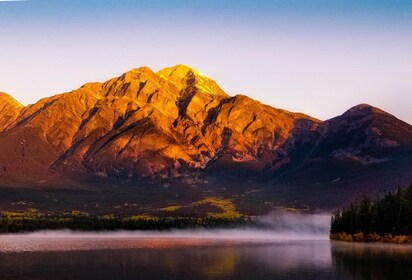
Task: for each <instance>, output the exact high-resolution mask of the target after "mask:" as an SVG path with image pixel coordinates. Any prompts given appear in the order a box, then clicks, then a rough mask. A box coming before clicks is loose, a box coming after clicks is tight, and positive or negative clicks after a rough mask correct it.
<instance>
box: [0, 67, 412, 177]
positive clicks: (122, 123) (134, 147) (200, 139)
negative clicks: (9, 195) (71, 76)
mask: <svg viewBox="0 0 412 280" xmlns="http://www.w3.org/2000/svg"><path fill="white" fill-rule="evenodd" d="M0 109H1V111H0V167H1V168H0V179H1V180H2V182H3V184H9V183H10V182H20V181H24V182H30V183H33V184H39V183H44V182H47V181H48V180H55V181H56V180H57V181H59V180H61V178H72V179H73V178H81V177H84V178H86V177H87V178H93V177H103V178H121V179H128V180H139V179H142V178H151V179H161V178H169V179H170V178H177V177H181V176H185V175H187V174H193V172H194V171H196V172H212V173H219V174H223V175H228V176H230V175H231V174H233V175H236V174H238V172H239V171H240V172H242V173H243V174H249V173H250V174H263V173H265V174H272V173H276V171H278V170H281V169H284V168H287V167H288V166H289V165H295V166H296V164H301V163H304V162H307V161H310V160H313V159H319V158H321V159H322V158H329V159H331V158H332V159H334V160H344V159H346V158H352V159H354V160H357V161H359V162H361V163H363V164H374V163H379V162H381V161H387V160H391V156H390V155H391V153H392V152H393V151H395V150H400V149H406V150H408V149H409V150H408V151H410V147H411V143H412V128H411V126H410V125H409V124H406V123H404V122H402V121H400V120H398V119H396V118H395V117H393V116H391V115H389V114H387V113H385V112H383V111H381V110H379V109H376V108H373V107H370V106H368V105H359V106H357V107H354V108H352V109H350V110H349V111H348V112H346V113H345V114H343V115H342V116H339V117H337V118H334V119H331V120H328V121H325V122H321V121H319V120H316V119H314V118H311V117H309V116H306V115H304V114H297V113H291V112H288V111H285V110H280V109H275V108H272V107H270V106H267V105H264V104H262V103H260V102H258V101H256V100H253V99H251V98H249V97H247V96H244V95H236V96H233V97H231V96H229V95H228V94H226V93H225V92H224V91H223V90H222V89H221V88H220V87H219V86H218V85H217V84H216V82H215V81H213V80H212V79H210V78H209V77H207V76H205V75H203V74H202V73H200V72H198V71H196V70H194V69H192V68H190V67H187V66H185V65H177V66H175V67H170V68H165V69H163V70H161V71H159V72H157V73H155V72H153V71H152V70H150V69H149V68H146V67H142V68H138V69H134V70H132V71H129V72H127V73H125V74H123V75H121V76H120V77H117V78H113V79H111V80H109V81H107V82H104V83H89V84H86V85H84V86H82V87H81V88H79V89H77V90H74V91H71V92H68V93H64V94H59V95H56V96H53V97H50V98H44V99H42V100H40V101H38V102H37V103H36V104H33V105H29V106H27V107H24V108H23V106H21V105H20V104H19V103H18V102H16V101H15V100H14V99H12V98H11V97H10V96H8V95H5V94H0ZM79 176H80V177H79ZM53 178H54V179H53ZM56 178H57V179H56Z"/></svg>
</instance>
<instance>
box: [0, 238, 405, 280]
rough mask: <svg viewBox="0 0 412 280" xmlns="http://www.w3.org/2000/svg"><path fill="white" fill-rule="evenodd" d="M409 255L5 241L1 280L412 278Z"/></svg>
mask: <svg viewBox="0 0 412 280" xmlns="http://www.w3.org/2000/svg"><path fill="white" fill-rule="evenodd" d="M411 253H412V247H407V246H391V245H376V244H373V245H372V244H371V245H368V244H366V245H364V244H348V243H339V242H338V243H335V242H332V243H331V242H329V241H327V240H317V241H316V240H315V241H309V240H305V241H297V240H292V241H287V240H252V239H248V240H230V239H224V240H215V239H197V238H187V237H185V238H165V237H162V238H159V237H157V238H142V237H139V238H132V237H122V238H119V237H110V236H103V237H102V236H100V237H99V236H80V237H79V236H75V237H74V236H70V235H68V236H64V237H62V236H60V237H53V238H51V237H50V236H6V237H5V236H1V237H0V279H13V280H21V279H42V280H43V279H44V280H48V279H172V280H173V279H179V280H186V279H263V280H265V279H272V280H273V279H286V280H287V279H293V280H296V279H302V280H305V279H338V280H339V279H365V280H366V279H412V268H411V267H410V266H409V264H410V263H411V261H412V254H411Z"/></svg>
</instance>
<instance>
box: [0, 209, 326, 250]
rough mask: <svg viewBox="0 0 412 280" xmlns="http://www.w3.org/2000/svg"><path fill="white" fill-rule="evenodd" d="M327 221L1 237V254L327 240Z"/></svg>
mask: <svg viewBox="0 0 412 280" xmlns="http://www.w3.org/2000/svg"><path fill="white" fill-rule="evenodd" d="M329 221H330V215H329V214H314V215H311V214H299V213H292V212H286V211H276V212H272V213H270V214H268V215H265V216H262V217H259V218H257V220H256V224H255V225H254V226H247V227H241V228H236V229H174V230H166V231H149V230H148V231H123V230H119V231H110V232H108V231H106V232H81V231H70V230H59V231H39V232H34V233H25V234H10V235H4V236H2V237H1V238H0V252H19V251H26V252H28V251H67V250H93V249H123V248H147V247H156V246H160V247H162V246H166V245H165V244H166V243H167V246H175V245H176V246H181V245H184V246H203V245H213V244H221V243H228V242H229V243H230V242H232V243H242V242H244V243H250V242H256V243H262V242H282V241H300V240H302V241H305V240H306V241H309V240H314V241H315V240H328V233H329ZM150 240H152V241H153V242H150ZM165 240H167V242H165ZM142 241H145V242H142ZM170 241H173V242H170Z"/></svg>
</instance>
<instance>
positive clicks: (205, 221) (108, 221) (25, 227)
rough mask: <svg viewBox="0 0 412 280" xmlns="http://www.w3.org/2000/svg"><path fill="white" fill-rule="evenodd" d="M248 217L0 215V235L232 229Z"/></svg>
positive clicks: (247, 219) (74, 213)
mask: <svg viewBox="0 0 412 280" xmlns="http://www.w3.org/2000/svg"><path fill="white" fill-rule="evenodd" d="M251 222H252V220H251V218H249V217H246V216H245V217H243V216H242V217H237V218H227V217H213V216H208V217H202V218H195V217H193V218H192V217H151V216H143V215H142V216H133V217H126V218H120V217H115V216H112V215H105V216H90V215H88V214H87V213H82V212H71V213H68V214H64V215H52V216H51V215H47V216H46V215H43V214H39V213H30V212H26V213H10V212H2V213H1V214H0V234H1V233H18V232H33V231H40V230H61V229H68V230H79V231H110V230H168V229H189V228H190V229H195V228H232V227H239V226H243V225H247V224H250V223H251Z"/></svg>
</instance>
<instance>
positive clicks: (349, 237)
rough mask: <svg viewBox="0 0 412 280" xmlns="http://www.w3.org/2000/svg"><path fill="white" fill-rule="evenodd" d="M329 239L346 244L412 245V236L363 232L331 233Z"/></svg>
mask: <svg viewBox="0 0 412 280" xmlns="http://www.w3.org/2000/svg"><path fill="white" fill-rule="evenodd" d="M329 239H330V240H333V241H344V242H354V243H355V242H363V243H392V244H410V245H412V235H393V234H385V235H380V234H377V233H368V234H364V233H363V232H358V233H354V234H352V233H346V232H338V233H331V234H330V235H329Z"/></svg>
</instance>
